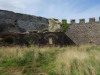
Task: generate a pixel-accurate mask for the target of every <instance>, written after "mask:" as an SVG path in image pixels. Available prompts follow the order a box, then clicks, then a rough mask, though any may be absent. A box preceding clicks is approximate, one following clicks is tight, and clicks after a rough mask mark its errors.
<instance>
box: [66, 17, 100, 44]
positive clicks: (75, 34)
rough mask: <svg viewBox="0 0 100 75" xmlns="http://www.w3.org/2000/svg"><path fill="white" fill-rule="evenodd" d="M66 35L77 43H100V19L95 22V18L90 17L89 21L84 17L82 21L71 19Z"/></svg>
mask: <svg viewBox="0 0 100 75" xmlns="http://www.w3.org/2000/svg"><path fill="white" fill-rule="evenodd" d="M99 19H100V18H99ZM66 35H67V36H68V37H69V38H70V39H71V40H73V42H74V43H75V44H77V45H80V44H100V20H99V21H97V22H95V19H94V18H90V19H89V22H88V23H85V20H84V19H80V23H76V22H75V20H71V25H70V27H69V29H68V30H67V31H66Z"/></svg>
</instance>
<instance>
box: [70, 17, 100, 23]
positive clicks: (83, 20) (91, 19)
mask: <svg viewBox="0 0 100 75" xmlns="http://www.w3.org/2000/svg"><path fill="white" fill-rule="evenodd" d="M97 22H100V17H99V20H98V21H96V20H95V18H89V21H88V22H86V21H85V19H79V23H76V20H75V19H71V20H70V24H85V23H97Z"/></svg>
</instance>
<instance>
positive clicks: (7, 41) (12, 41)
mask: <svg viewBox="0 0 100 75" xmlns="http://www.w3.org/2000/svg"><path fill="white" fill-rule="evenodd" d="M4 43H6V44H14V38H12V37H7V38H4Z"/></svg>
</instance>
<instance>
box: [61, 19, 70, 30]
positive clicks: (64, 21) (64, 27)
mask: <svg viewBox="0 0 100 75" xmlns="http://www.w3.org/2000/svg"><path fill="white" fill-rule="evenodd" d="M61 26H62V30H63V31H66V30H67V29H68V28H69V24H68V23H67V20H66V19H63V20H62V23H61Z"/></svg>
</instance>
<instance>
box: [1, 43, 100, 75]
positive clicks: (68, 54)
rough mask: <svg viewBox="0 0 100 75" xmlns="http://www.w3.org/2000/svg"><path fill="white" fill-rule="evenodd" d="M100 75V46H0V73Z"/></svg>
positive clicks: (14, 74)
mask: <svg viewBox="0 0 100 75" xmlns="http://www.w3.org/2000/svg"><path fill="white" fill-rule="evenodd" d="M39 73H45V74H47V75H100V46H99V45H82V46H75V47H74V46H73V47H72V46H71V47H37V46H30V47H25V46H23V47H20V46H14V47H0V75H39Z"/></svg>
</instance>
